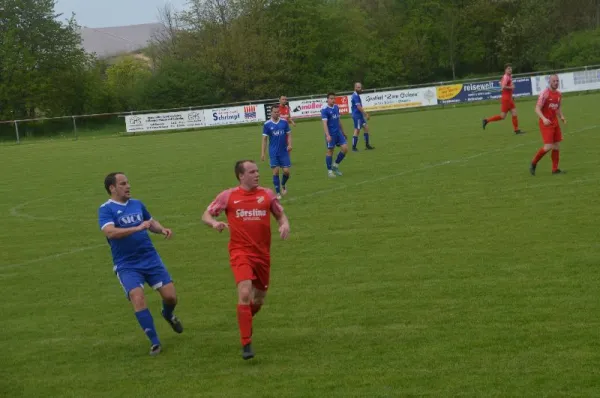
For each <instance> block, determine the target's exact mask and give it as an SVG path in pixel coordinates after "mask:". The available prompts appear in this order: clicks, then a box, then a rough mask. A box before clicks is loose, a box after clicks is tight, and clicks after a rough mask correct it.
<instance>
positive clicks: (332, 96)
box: [327, 92, 335, 106]
mask: <svg viewBox="0 0 600 398" xmlns="http://www.w3.org/2000/svg"><path fill="white" fill-rule="evenodd" d="M333 104H335V93H332V92H329V93H327V105H329V106H333Z"/></svg>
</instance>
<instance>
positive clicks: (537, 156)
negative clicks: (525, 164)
mask: <svg viewBox="0 0 600 398" xmlns="http://www.w3.org/2000/svg"><path fill="white" fill-rule="evenodd" d="M547 153H548V152H547V151H545V150H544V147H541V148H540V150H539V151H537V153H536V154H535V157H534V158H533V160H532V161H531V163H532V164H534V165H535V164H538V162H539V161H540V159H542V158H543V157H544V155H545V154H547Z"/></svg>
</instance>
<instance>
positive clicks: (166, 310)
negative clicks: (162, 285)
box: [162, 301, 175, 320]
mask: <svg viewBox="0 0 600 398" xmlns="http://www.w3.org/2000/svg"><path fill="white" fill-rule="evenodd" d="M162 307H163V316H164V317H165V318H167V319H168V320H171V318H173V311H175V304H169V303H167V302H166V301H163V302H162Z"/></svg>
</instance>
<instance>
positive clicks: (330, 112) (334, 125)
mask: <svg viewBox="0 0 600 398" xmlns="http://www.w3.org/2000/svg"><path fill="white" fill-rule="evenodd" d="M321 119H322V120H326V121H327V128H328V129H329V135H334V134H342V130H341V129H340V108H338V106H337V105H333V106H329V105H327V104H325V105H323V107H322V108H321Z"/></svg>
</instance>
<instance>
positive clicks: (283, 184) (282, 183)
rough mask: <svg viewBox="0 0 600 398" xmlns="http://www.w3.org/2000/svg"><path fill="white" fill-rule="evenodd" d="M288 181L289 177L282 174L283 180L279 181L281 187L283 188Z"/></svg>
mask: <svg viewBox="0 0 600 398" xmlns="http://www.w3.org/2000/svg"><path fill="white" fill-rule="evenodd" d="M289 179H290V175H289V174H284V175H283V180H282V181H281V185H282V186H284V187H285V183H286V182H288V180H289Z"/></svg>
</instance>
